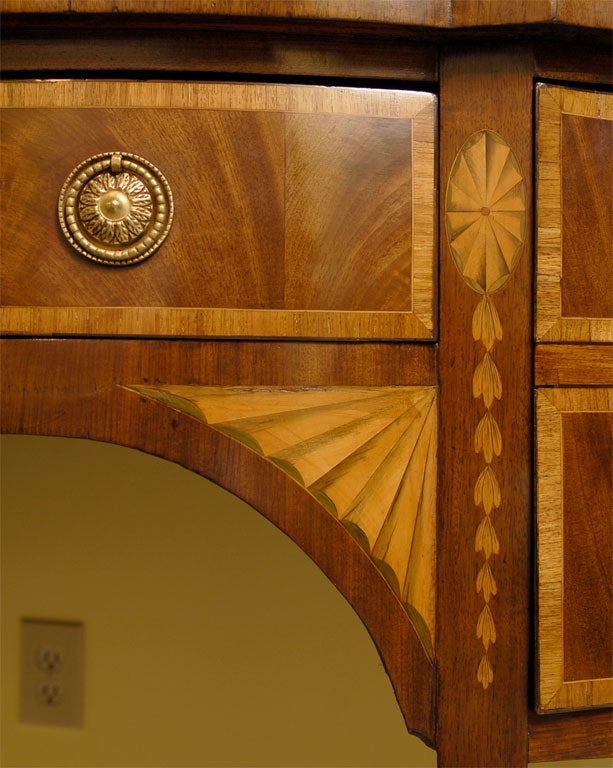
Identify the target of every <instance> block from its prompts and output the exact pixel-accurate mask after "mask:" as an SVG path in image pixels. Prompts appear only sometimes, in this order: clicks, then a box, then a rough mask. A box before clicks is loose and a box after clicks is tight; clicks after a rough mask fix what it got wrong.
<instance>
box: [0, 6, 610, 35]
mask: <svg viewBox="0 0 613 768" xmlns="http://www.w3.org/2000/svg"><path fill="white" fill-rule="evenodd" d="M4 10H5V11H7V12H8V11H10V12H12V13H19V12H22V13H23V12H34V13H62V12H64V13H66V12H72V13H121V14H128V13H145V14H156V13H157V14H172V13H176V14H195V15H199V14H200V15H203V16H210V15H220V14H221V15H234V16H245V15H248V16H256V17H257V16H268V17H283V16H292V17H298V18H307V19H338V20H346V21H350V20H356V19H361V20H362V21H365V22H369V21H370V22H373V21H374V22H383V23H387V24H406V25H409V24H413V25H424V26H433V27H442V28H450V29H453V28H462V27H472V26H476V27H479V26H492V25H501V24H505V25H506V24H530V23H537V22H550V23H551V22H557V23H559V24H583V25H586V26H594V27H604V28H606V27H607V26H609V27H610V26H611V24H612V23H613V20H612V14H611V8H610V5H609V3H607V2H606V0H584V1H583V2H581V1H580V0H559V2H558V3H557V4H556V5H555V7H552V5H551V3H550V2H549V0H497V2H495V3H484V2H482V0H415V2H411V3H405V2H403V1H402V0H401V1H399V2H393V0H392V2H387V3H381V2H380V0H330V1H329V2H312V3H304V1H303V0H252V2H245V0H225V2H221V3H220V2H212V0H189V2H177V1H176V0H5V2H4Z"/></svg>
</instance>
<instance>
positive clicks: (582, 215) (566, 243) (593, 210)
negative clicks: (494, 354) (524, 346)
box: [536, 84, 613, 342]
mask: <svg viewBox="0 0 613 768" xmlns="http://www.w3.org/2000/svg"><path fill="white" fill-rule="evenodd" d="M537 109H538V114H537V288H536V336H537V339H538V340H539V341H554V342H555V341H558V342H560V341H561V342H611V341H613V320H612V317H613V261H612V260H611V243H612V242H613V208H612V201H611V176H612V174H613V96H612V95H611V94H608V93H599V92H591V91H577V90H573V89H571V88H562V87H558V86H552V85H544V84H541V85H539V86H538V89H537Z"/></svg>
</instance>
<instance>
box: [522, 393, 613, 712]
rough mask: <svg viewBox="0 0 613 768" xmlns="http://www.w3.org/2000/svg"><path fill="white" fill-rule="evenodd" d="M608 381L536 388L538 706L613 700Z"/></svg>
mask: <svg viewBox="0 0 613 768" xmlns="http://www.w3.org/2000/svg"><path fill="white" fill-rule="evenodd" d="M612 459H613V389H600V388H591V389H582V388H577V389H573V388H552V389H541V390H539V391H538V393H537V481H536V482H537V544H538V622H537V634H538V660H539V664H538V707H539V709H540V710H541V711H549V710H560V709H582V708H586V707H598V706H603V705H606V704H611V703H613V679H612V675H613V657H612V653H613V635H612V630H613V609H612V605H611V585H612V584H613V569H612V563H613V546H612V544H613V541H612V538H613V536H612V533H613V528H612V518H611V513H612V511H613V498H612V492H611V480H612V478H613V461H612Z"/></svg>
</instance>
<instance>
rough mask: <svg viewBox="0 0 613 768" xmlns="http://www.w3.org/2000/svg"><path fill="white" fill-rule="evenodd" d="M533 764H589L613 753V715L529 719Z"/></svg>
mask: <svg viewBox="0 0 613 768" xmlns="http://www.w3.org/2000/svg"><path fill="white" fill-rule="evenodd" d="M529 724H530V747H529V755H530V762H534V763H542V762H545V761H547V760H586V759H589V758H591V757H610V756H611V754H612V753H613V711H611V710H610V709H604V710H596V711H592V712H577V713H568V714H563V715H537V714H535V713H531V715H530V720H529Z"/></svg>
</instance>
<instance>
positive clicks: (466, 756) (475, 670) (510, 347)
mask: <svg viewBox="0 0 613 768" xmlns="http://www.w3.org/2000/svg"><path fill="white" fill-rule="evenodd" d="M531 65H532V63H531V56H530V55H529V54H528V53H527V52H525V51H524V50H522V49H521V48H511V47H509V48H502V49H500V48H498V49H497V50H492V49H489V48H486V49H483V50H482V51H476V52H475V51H474V50H473V52H463V51H461V50H458V51H453V52H451V51H450V52H448V53H447V54H446V55H445V56H443V58H442V61H441V96H440V131H441V134H440V142H441V143H440V179H441V210H445V208H446V203H447V202H448V194H447V185H448V181H449V177H450V175H451V174H452V173H453V171H454V169H455V168H456V166H455V165H454V164H455V163H456V159H457V158H458V154H459V153H461V150H462V148H463V147H464V149H465V150H466V148H467V147H468V148H470V147H471V146H472V147H473V149H474V148H475V147H478V142H479V141H481V142H482V143H483V152H482V153H481V155H480V157H481V158H482V161H480V162H481V163H482V171H483V173H484V176H483V178H482V179H481V180H480V179H479V173H478V167H479V162H476V160H475V157H474V156H472V157H471V156H469V157H467V158H466V157H465V160H466V167H465V168H464V170H465V171H466V173H467V175H466V180H467V182H468V183H472V182H471V181H470V180H471V179H472V180H473V181H475V182H476V187H477V190H478V188H479V184H481V185H482V186H483V187H484V188H485V187H486V186H487V184H488V183H489V182H488V179H490V176H491V174H492V173H498V172H499V171H500V166H498V165H497V159H496V158H497V157H498V158H502V157H503V154H502V153H501V152H500V150H501V149H503V148H504V145H507V146H508V148H509V150H510V152H511V153H512V155H513V157H514V158H516V162H517V167H516V169H515V171H514V173H515V174H516V176H517V177H521V178H523V183H524V191H525V195H523V196H522V195H519V197H516V199H515V201H514V202H512V205H511V208H510V209H509V208H505V214H506V213H508V211H509V210H517V211H519V209H520V208H521V209H522V210H523V211H525V218H524V219H523V220H522V221H521V222H520V219H518V221H517V222H515V224H516V225H517V227H519V228H517V227H516V229H515V235H514V237H516V239H517V240H518V243H521V240H522V239H523V240H524V243H523V246H521V245H520V246H519V248H518V249H517V252H516V253H515V249H511V251H513V253H511V256H510V257H509V258H506V257H505V255H504V254H505V249H506V247H507V246H506V245H504V244H503V245H501V246H500V248H499V249H498V250H497V246H496V245H495V242H494V241H495V240H499V238H492V237H490V235H488V234H487V231H489V229H492V230H493V231H494V230H496V228H497V227H498V224H499V223H500V222H498V223H496V225H495V226H494V225H492V226H491V227H490V224H489V223H486V222H485V220H486V219H487V220H488V222H489V219H490V218H491V214H492V211H493V206H492V210H491V211H490V210H487V211H486V210H481V209H479V210H478V211H474V212H473V214H472V215H473V219H474V217H475V216H476V217H477V219H479V216H480V217H481V219H482V220H481V222H480V223H477V225H476V226H477V229H479V227H481V228H482V229H481V230H479V232H478V233H477V234H478V236H477V237H476V242H475V250H473V249H472V248H469V251H468V258H467V260H466V262H464V261H463V257H462V256H461V255H460V254H459V252H458V248H457V247H456V248H455V250H454V248H453V247H451V245H450V240H451V241H453V242H454V243H455V245H456V246H457V241H456V238H457V237H458V236H459V235H460V233H461V231H462V227H463V226H467V227H468V226H470V224H471V221H472V219H471V221H468V219H467V220H466V222H464V223H462V221H460V219H461V217H462V216H463V215H464V213H463V212H467V211H468V212H470V211H471V210H472V209H471V208H470V206H464V205H463V203H462V199H461V197H462V196H461V189H459V191H458V194H459V197H456V198H455V199H454V204H453V205H452V206H451V210H452V211H453V213H454V216H452V221H451V223H449V222H448V223H447V226H446V222H445V221H444V220H443V221H441V250H440V270H441V271H440V387H441V390H440V403H441V422H440V432H439V434H440V445H439V488H440V497H439V535H438V553H439V559H438V581H437V585H438V587H437V589H438V591H437V615H438V629H437V636H438V639H439V644H438V646H437V659H438V665H439V709H438V714H437V717H438V725H437V748H438V756H439V764H440V765H481V766H488V765H489V766H492V765H507V766H516V765H525V764H526V761H527V716H526V709H525V702H526V700H527V697H528V674H529V673H528V654H529V641H528V633H529V577H530V514H531V512H530V510H531V487H530V486H531V483H530V476H531V431H530V426H529V425H530V420H531V397H532V394H531V392H532V389H531V387H532V370H531V354H530V349H531V295H532V294H531V271H532V264H531V255H530V242H529V241H530V238H529V236H525V237H524V235H523V234H522V233H524V234H525V233H529V232H530V227H531V216H530V207H531V198H532V193H531V177H532V156H531V149H530V148H531V145H532V136H531V119H530V116H531V113H532V74H531ZM502 93H504V94H505V98H504V101H503V100H502V99H501V98H500V94H502ZM471 142H472V144H471ZM469 155H470V153H469ZM490 181H491V179H490ZM515 183H516V181H515V180H514V181H513V186H515ZM459 186H460V188H461V184H460V185H459ZM516 192H517V190H516ZM481 208H483V209H485V208H488V206H487V205H485V204H482V206H481ZM518 222H520V223H518ZM473 223H474V222H473ZM506 224H507V225H509V226H510V227H511V230H513V227H514V225H513V224H512V222H511V221H510V220H509V221H507V222H506ZM486 230H487V231H486ZM496 231H497V230H496ZM501 237H503V238H504V237H506V235H504V234H501ZM465 244H466V242H465ZM477 252H482V253H483V254H484V255H487V258H485V260H484V262H483V264H482V265H478V266H475V263H474V256H475V254H476V253H477ZM492 254H493V255H492ZM496 263H498V264H499V265H503V264H505V263H506V266H504V268H503V269H504V271H505V273H506V275H505V276H504V277H503V275H502V273H501V274H500V276H499V277H497V276H496V273H495V269H493V268H492V264H496ZM511 273H512V274H511ZM507 277H508V279H507ZM501 278H502V279H501ZM479 294H481V296H480V295H479ZM488 317H489V320H488V322H486V320H487V319H488ZM488 328H489V330H488ZM488 524H489V525H488ZM484 526H487V527H488V531H490V535H489V537H486V538H488V541H489V545H487V546H486V545H485V544H486V543H487V542H485V538H484ZM496 550H498V551H496ZM494 585H495V586H494ZM460 711H461V712H462V713H463V714H462V717H461V718H458V715H457V713H458V712H460Z"/></svg>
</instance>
